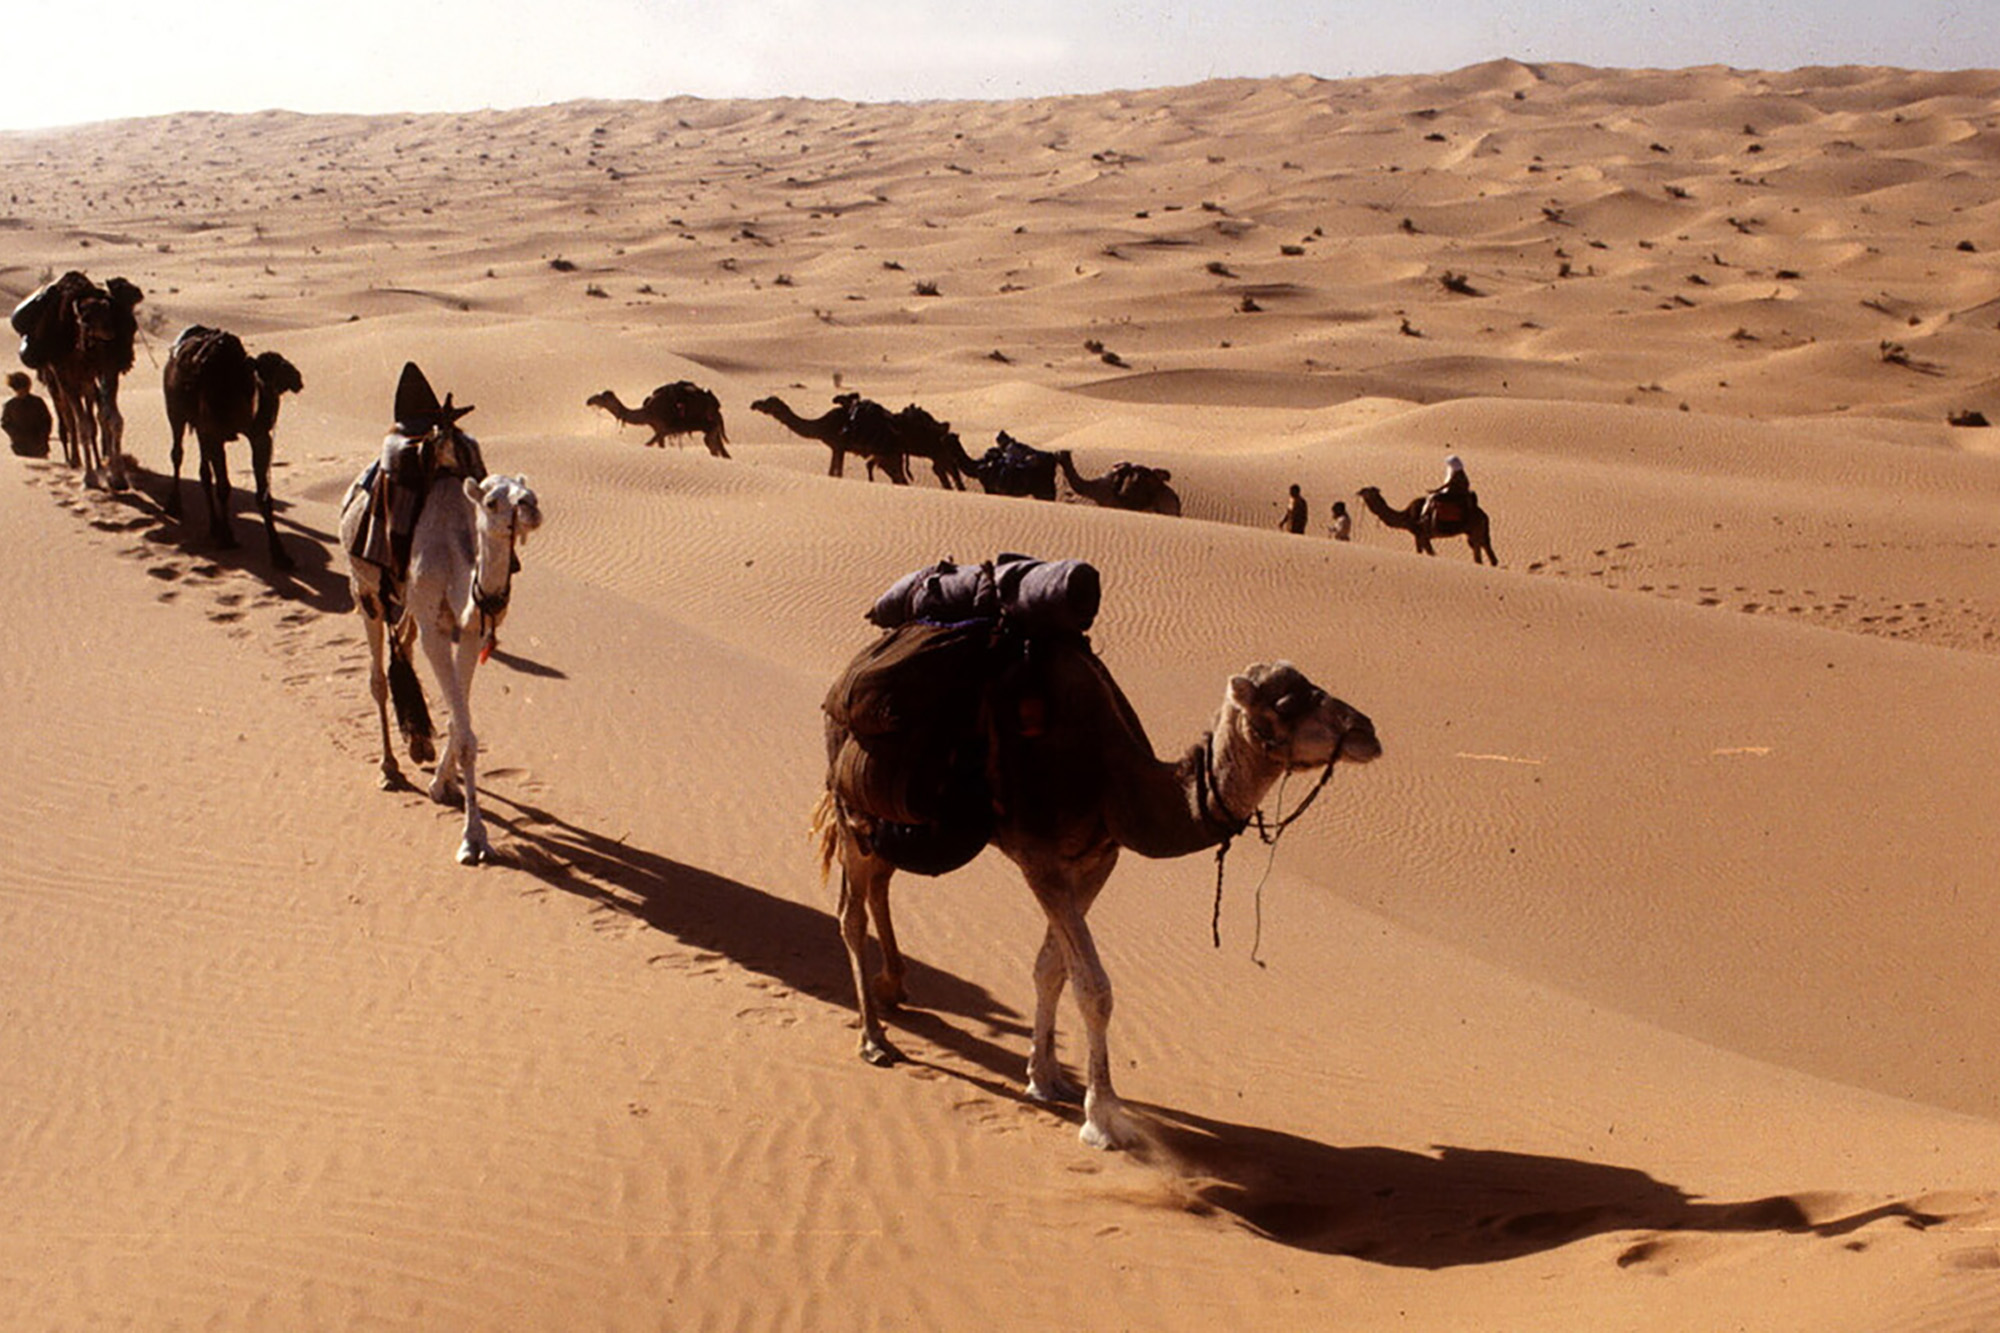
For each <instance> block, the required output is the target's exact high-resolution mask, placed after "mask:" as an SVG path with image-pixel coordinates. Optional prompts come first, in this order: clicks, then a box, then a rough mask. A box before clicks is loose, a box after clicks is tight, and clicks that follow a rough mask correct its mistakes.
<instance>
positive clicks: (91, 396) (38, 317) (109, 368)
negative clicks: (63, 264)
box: [11, 269, 145, 490]
mask: <svg viewBox="0 0 2000 1333" xmlns="http://www.w3.org/2000/svg"><path fill="white" fill-rule="evenodd" d="M144 299H145V297H144V294H143V293H142V292H141V291H140V290H139V288H138V287H137V286H135V285H134V284H132V283H130V282H127V281H126V280H125V279H124V278H113V279H111V281H110V282H109V283H107V284H105V285H104V286H102V287H100V286H98V285H97V284H96V283H94V282H92V281H91V280H90V279H89V278H88V277H87V276H85V275H84V274H82V273H80V272H77V271H76V270H74V269H72V270H70V271H69V272H67V273H65V274H63V275H62V276H61V277H60V278H57V279H56V280H55V281H54V282H51V283H49V284H47V285H45V286H43V287H41V288H40V289H38V290H36V291H35V292H33V293H31V294H30V295H29V296H28V297H27V298H26V299H24V300H23V301H22V302H21V303H20V304H19V305H18V306H15V307H14V312H13V315H12V317H11V322H12V324H13V327H14V331H15V332H16V333H18V334H20V335H21V363H22V364H23V365H25V366H27V367H28V368H29V369H31V370H33V371H35V372H36V373H37V374H38V375H39V376H40V377H41V380H42V383H43V384H45V385H46V386H48V390H49V398H50V400H51V401H52V402H53V403H54V404H55V415H56V428H57V433H58V434H59V435H60V436H61V437H62V443H63V457H64V459H65V460H66V461H67V462H68V463H69V465H70V466H71V467H76V468H81V469H82V470H83V476H84V481H85V483H86V484H88V485H92V486H95V485H100V484H102V485H105V486H108V487H110V488H111V489H112V490H123V489H124V488H125V486H126V484H127V477H126V458H125V453H124V447H125V414H124V413H123V412H121V411H120V410H119V408H118V381H119V379H120V378H121V377H122V376H123V375H124V374H125V372H126V371H128V370H130V369H131V368H132V348H133V344H134V342H135V341H136V339H137V338H138V334H139V320H138V316H136V315H134V314H133V313H132V312H133V311H134V310H135V309H136V308H137V307H138V305H139V302H140V301H142V300H144Z"/></svg>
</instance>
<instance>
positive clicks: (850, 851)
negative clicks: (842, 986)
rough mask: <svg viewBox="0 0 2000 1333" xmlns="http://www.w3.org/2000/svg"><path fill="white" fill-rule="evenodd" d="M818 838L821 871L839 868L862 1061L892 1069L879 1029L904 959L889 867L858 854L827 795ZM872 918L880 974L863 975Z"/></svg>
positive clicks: (898, 996)
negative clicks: (894, 917) (891, 910)
mask: <svg viewBox="0 0 2000 1333" xmlns="http://www.w3.org/2000/svg"><path fill="white" fill-rule="evenodd" d="M813 829H814V832H815V833H816V834H817V835H818V837H819V839H820V869H821V871H822V873H825V872H829V871H831V869H832V868H833V865H834V864H835V863H836V862H838V863H839V865H840V907H839V914H840V938H841V942H842V943H843V944H844V945H846V947H847V965H848V970H849V971H850V972H851V973H852V974H853V977H854V1006H855V1009H856V1010H857V1011H858V1012H859V1014H860V1016H861V1040H860V1045H859V1051H860V1055H861V1058H862V1059H864V1060H866V1061H867V1062H868V1063H869V1064H871V1065H892V1064H895V1063H896V1062H897V1061H899V1060H901V1059H902V1058H903V1054H902V1052H901V1051H898V1050H897V1049H896V1048H895V1046H893V1045H892V1044H890V1041H889V1037H888V1034H887V1033H885V1032H884V1031H883V1030H882V1013H881V1011H882V1010H883V1009H885V1008H887V1009H893V1008H895V1007H896V1006H897V1005H898V1004H900V1003H901V1002H902V998H903V956H902V953H901V952H900V951H899V950H898V949H897V947H896V930H895V926H894V925H893V924H892V923H891V922H890V919H889V879H890V877H891V876H892V875H893V874H894V873H895V870H894V867H892V866H890V865H889V863H888V862H886V861H883V860H882V859H881V858H879V857H875V856H871V855H869V854H868V853H867V852H865V851H863V850H862V848H861V845H860V843H859V842H858V841H857V840H856V838H855V836H854V833H853V830H851V829H849V828H848V826H847V819H846V816H845V814H844V812H843V811H842V810H841V808H840V802H839V801H838V800H837V799H835V797H834V795H833V793H832V792H828V793H826V794H825V795H824V796H822V797H821V798H820V803H819V808H818V809H817V810H815V811H814V813H813ZM871 913H872V914H873V915H874V918H875V928H876V933H877V936H878V938H879V939H880V940H881V943H882V971H881V973H880V974H879V975H878V976H877V977H875V978H874V979H872V980H871V979H870V977H869V975H868V920H869V916H870V914H871Z"/></svg>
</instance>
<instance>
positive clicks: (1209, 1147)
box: [1135, 1107, 1946, 1270]
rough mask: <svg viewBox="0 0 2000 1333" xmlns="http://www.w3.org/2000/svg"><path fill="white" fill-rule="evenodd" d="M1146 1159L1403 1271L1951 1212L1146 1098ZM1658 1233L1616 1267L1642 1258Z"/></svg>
mask: <svg viewBox="0 0 2000 1333" xmlns="http://www.w3.org/2000/svg"><path fill="white" fill-rule="evenodd" d="M1146 1113H1147V1114H1146V1119H1145V1121H1144V1123H1143V1124H1142V1126H1141V1130H1142V1133H1143V1135H1144V1140H1145V1141H1144V1142H1143V1143H1142V1145H1141V1146H1140V1147H1139V1148H1137V1149H1136V1150H1135V1151H1136V1153H1137V1154H1138V1156H1139V1157H1140V1158H1141V1160H1144V1161H1147V1162H1148V1163H1149V1164H1151V1165H1153V1166H1156V1167H1158V1168H1160V1169H1162V1170H1163V1171H1164V1172H1165V1173H1166V1174H1167V1175H1168V1177H1169V1178H1170V1180H1171V1181H1172V1182H1173V1184H1172V1188H1171V1190H1170V1193H1172V1194H1173V1195H1174V1196H1175V1198H1176V1201H1177V1202H1179V1203H1180V1204H1181V1206H1183V1207H1186V1208H1189V1209H1190V1210H1192V1211H1195V1212H1198V1213H1209V1214H1220V1215H1223V1216H1227V1217H1230V1218H1233V1219H1235V1220H1236V1221H1237V1222H1238V1223H1240V1224H1241V1225H1243V1226H1244V1227H1247V1228H1248V1229H1249V1230H1251V1231H1253V1232H1255V1233H1257V1234H1258V1235H1260V1236H1264V1237H1266V1238H1268V1239H1270V1240H1273V1241H1277V1242H1279V1243H1281V1244H1284V1245H1290V1246H1294V1247H1296V1248H1298V1249H1302V1250H1311V1251H1313V1252H1315V1253H1320V1254H1340V1255H1346V1256H1349V1257H1351V1258H1355V1259H1363V1260H1367V1261H1368V1262H1371V1263H1379V1264H1387V1265H1391V1266H1394V1267H1398V1268H1425V1269H1433V1270H1435V1269H1442V1268H1456V1267H1461V1266H1463V1265H1467V1264H1485V1263H1498V1262H1502V1261H1505V1260H1508V1259H1518V1258H1520V1257H1522V1256H1524V1255H1529V1254H1535V1253H1539V1252H1542V1251H1545V1250H1552V1249H1556V1248H1558V1247H1560V1246H1563V1245H1568V1244H1571V1243H1573V1242H1575V1241H1579V1240H1583V1239H1585V1238H1587V1237H1591V1236H1598V1235H1603V1234H1606V1233H1608V1232H1614V1231H1637V1232H1654V1233H1671V1232H1787V1233H1795V1234H1800V1235H1818V1236H1840V1235H1845V1234H1847V1233H1848V1232H1851V1231H1854V1230H1857V1229H1859V1228H1860V1227H1863V1226H1866V1225H1868V1224H1869V1223H1871V1222H1875V1221H1879V1220H1882V1219H1884V1218H1900V1219H1902V1220H1903V1221H1904V1223H1905V1224H1906V1225H1909V1226H1913V1227H1918V1228H1922V1227H1928V1226H1932V1225H1935V1224H1937V1223H1939V1222H1942V1221H1945V1220H1946V1219H1945V1218H1943V1217H1940V1216H1937V1215H1935V1214H1930V1213H1925V1212H1921V1211H1919V1210H1918V1209H1916V1208H1915V1207H1913V1206H1912V1205H1910V1204H1908V1203H1891V1204H1884V1205H1881V1206H1879V1207H1874V1208H1870V1209H1867V1210H1865V1211H1862V1212H1857V1213H1853V1214H1850V1215H1847V1216H1843V1217H1837V1218H1832V1219H1823V1220H1821V1221H1817V1222H1815V1221H1813V1220H1812V1219H1811V1217H1810V1216H1809V1215H1808V1213H1807V1211H1806V1208H1805V1205H1804V1204H1802V1203H1801V1202H1800V1201H1799V1200H1798V1199H1797V1198H1794V1197H1792V1196H1789V1195H1773V1196H1771V1197H1768V1198H1762V1199H1747V1200H1742V1201H1738V1202H1723V1203H1710V1202H1704V1201H1701V1200H1699V1198H1698V1197H1697V1196H1694V1195H1690V1194H1689V1193H1687V1192H1686V1191H1685V1190H1682V1189H1681V1188H1679V1187H1678V1186H1675V1185H1669V1184H1666V1183H1665V1182H1663V1181H1659V1180H1655V1179H1654V1178H1653V1177H1651V1176H1649V1175H1647V1174H1646V1173H1645V1172H1643V1171H1639V1170H1635V1169H1633V1168H1631V1167H1623V1166H1614V1165H1608V1164H1605V1163H1601V1162H1585V1161H1578V1160H1576V1159H1573V1158H1566V1157H1544V1156H1537V1155H1535V1154H1532V1153H1516V1152H1504V1151H1499V1150H1495V1149H1485V1148H1462V1147H1440V1148H1437V1149H1436V1150H1434V1152H1431V1153H1420V1152H1410V1151H1408V1150H1405V1149H1400V1148H1384V1147H1355V1148H1341V1147H1335V1146H1332V1145H1329V1144H1324V1143H1318V1142H1315V1141H1314V1140H1312V1139H1307V1138H1302V1137H1299V1136H1298V1135H1294V1134H1286V1133H1283V1132H1281V1131H1278V1130H1273V1129H1261V1128H1258V1127H1256V1126H1251V1125H1238V1124H1231V1123H1229V1122H1228V1121H1223V1120H1212V1119H1209V1118H1206V1117H1203V1116H1198V1115H1194V1114H1191V1113H1189V1112H1185V1111H1174V1110H1168V1109H1163V1108H1159V1107H1148V1108H1146ZM1659 1248H1660V1241H1659V1238H1658V1237H1657V1236H1653V1237H1647V1238H1643V1239H1639V1240H1636V1241H1635V1242H1634V1243H1633V1244H1632V1245H1631V1246H1629V1247H1628V1248H1627V1249H1626V1250H1625V1252H1624V1253H1623V1254H1621V1255H1620V1256H1619V1259H1618V1262H1619V1264H1620V1266H1621V1267H1622V1266H1630V1265H1633V1264H1638V1263H1643V1262H1644V1261H1645V1260H1647V1259H1648V1258H1650V1257H1652V1255H1653V1254H1654V1253H1656V1252H1657V1251H1658V1249H1659Z"/></svg>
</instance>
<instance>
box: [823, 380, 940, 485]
mask: <svg viewBox="0 0 2000 1333" xmlns="http://www.w3.org/2000/svg"><path fill="white" fill-rule="evenodd" d="M834 401H835V402H837V403H838V402H845V403H846V404H847V405H848V410H849V411H851V412H854V413H855V414H857V415H858V416H863V417H867V416H871V415H873V413H875V412H882V413H886V412H887V410H888V409H886V408H882V407H880V406H878V405H877V404H875V403H871V402H869V401H868V400H867V399H865V398H861V397H860V396H859V395H857V394H842V395H841V396H840V397H839V398H836V399H835V400H834ZM889 429H890V430H891V431H892V432H893V433H894V435H895V438H896V440H897V442H898V445H899V447H900V448H901V450H902V454H903V460H904V466H905V467H907V466H908V465H909V460H910V459H912V458H923V459H928V460H929V462H930V465H931V471H932V472H934V473H935V474H937V479H938V485H940V486H942V487H944V488H945V489H946V490H948V491H962V490H964V489H965V474H966V473H967V472H972V471H974V465H973V461H972V459H971V457H970V456H969V455H968V454H967V453H966V452H965V446H964V445H962V444H960V443H959V440H958V435H957V433H956V432H954V431H953V430H952V428H951V423H950V422H949V421H939V420H938V419H937V418H936V417H934V416H932V415H931V414H930V413H929V412H926V411H925V410H924V409H923V408H921V407H918V406H917V405H916V404H915V403H911V404H909V405H908V406H906V407H905V408H904V409H903V410H902V411H900V412H898V413H896V414H895V415H894V416H893V417H890V418H889ZM869 466H870V468H871V469H872V468H873V467H874V460H873V459H872V458H871V459H870V460H869Z"/></svg>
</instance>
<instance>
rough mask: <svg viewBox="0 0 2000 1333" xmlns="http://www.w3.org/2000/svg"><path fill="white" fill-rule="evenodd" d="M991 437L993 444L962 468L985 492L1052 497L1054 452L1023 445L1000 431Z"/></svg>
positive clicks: (1053, 497)
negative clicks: (975, 479)
mask: <svg viewBox="0 0 2000 1333" xmlns="http://www.w3.org/2000/svg"><path fill="white" fill-rule="evenodd" d="M993 439H994V444H993V447H992V448H991V449H988V450H987V451H986V452H985V453H983V454H981V455H980V456H979V457H978V458H975V459H973V460H971V463H970V465H969V466H968V467H967V468H966V469H965V470H966V471H967V472H970V473H971V474H972V475H973V476H974V477H976V478H977V479H978V481H979V486H980V489H981V490H984V491H985V492H986V493H987V494H988V495H1016V496H1027V497H1030V498H1032V499H1036V500H1053V499H1055V498H1056V466H1057V464H1056V456H1055V455H1054V454H1052V453H1049V452H1047V451H1046V450H1043V449H1037V448H1035V447H1034V446H1033V445H1032V444H1023V443H1021V441H1019V440H1017V439H1015V438H1014V437H1013V436H1011V435H1009V434H1008V433H1007V432H1006V431H1004V430H1003V431H1001V432H1000V433H999V434H997V435H995V436H994V437H993Z"/></svg>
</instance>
